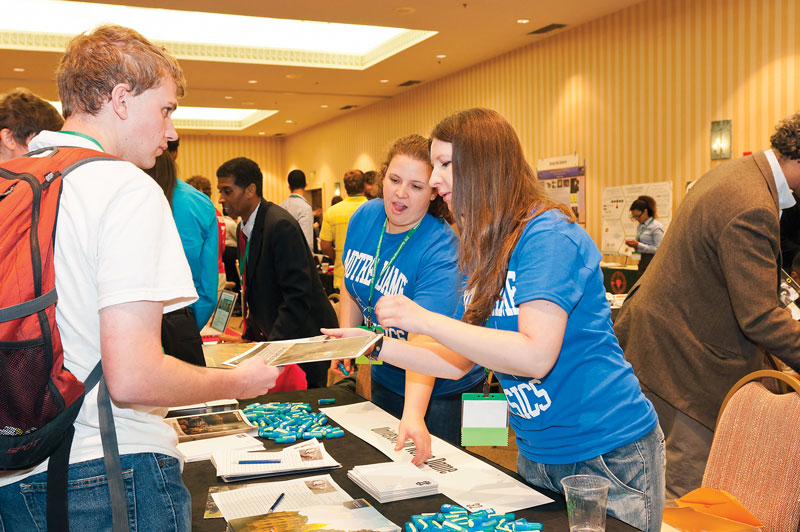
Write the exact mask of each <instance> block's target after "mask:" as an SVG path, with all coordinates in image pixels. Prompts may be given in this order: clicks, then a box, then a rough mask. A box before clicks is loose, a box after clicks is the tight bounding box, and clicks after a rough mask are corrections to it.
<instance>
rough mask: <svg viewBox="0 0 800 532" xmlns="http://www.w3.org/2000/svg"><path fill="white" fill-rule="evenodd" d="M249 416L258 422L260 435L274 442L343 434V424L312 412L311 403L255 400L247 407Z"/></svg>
mask: <svg viewBox="0 0 800 532" xmlns="http://www.w3.org/2000/svg"><path fill="white" fill-rule="evenodd" d="M244 415H245V416H246V417H247V419H248V420H249V421H250V422H251V423H253V424H254V425H256V426H258V435H259V436H260V437H262V438H268V439H270V440H272V441H274V442H275V443H294V442H296V441H297V440H310V439H311V438H316V439H318V440H321V439H327V440H332V439H334V438H341V437H342V436H344V430H342V428H341V427H333V426H331V425H328V416H326V415H325V414H323V413H322V412H317V413H316V414H315V413H313V412H311V405H309V404H308V403H267V404H263V405H262V404H261V403H253V404H251V405H248V406H246V407H245V408H244Z"/></svg>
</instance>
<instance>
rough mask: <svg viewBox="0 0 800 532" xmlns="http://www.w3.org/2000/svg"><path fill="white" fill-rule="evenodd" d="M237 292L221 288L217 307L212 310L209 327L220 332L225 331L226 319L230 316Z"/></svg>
mask: <svg viewBox="0 0 800 532" xmlns="http://www.w3.org/2000/svg"><path fill="white" fill-rule="evenodd" d="M238 295H239V294H237V293H236V292H231V291H229V290H223V291H222V292H221V293H220V295H219V299H218V300H217V308H216V310H214V316H213V317H212V318H211V328H212V329H214V330H216V331H219V332H221V333H224V332H225V329H226V328H227V327H228V320H230V318H231V312H232V311H233V305H234V304H235V303H236V298H237V297H238Z"/></svg>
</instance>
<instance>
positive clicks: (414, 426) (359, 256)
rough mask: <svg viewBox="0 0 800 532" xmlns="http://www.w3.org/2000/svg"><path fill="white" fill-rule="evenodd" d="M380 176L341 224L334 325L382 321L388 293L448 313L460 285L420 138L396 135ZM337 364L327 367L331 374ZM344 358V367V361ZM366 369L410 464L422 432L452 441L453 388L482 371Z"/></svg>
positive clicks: (424, 452)
mask: <svg viewBox="0 0 800 532" xmlns="http://www.w3.org/2000/svg"><path fill="white" fill-rule="evenodd" d="M382 174H383V176H382V181H381V186H380V188H379V192H378V198H376V199H374V200H371V201H369V202H367V203H365V204H364V205H362V206H361V207H359V209H358V210H357V211H356V212H355V213H354V214H353V217H352V218H351V219H350V223H349V225H348V229H347V238H346V239H345V243H344V253H343V255H342V257H343V261H344V267H345V273H344V282H343V283H342V286H341V298H340V301H339V305H340V314H339V323H340V324H341V325H342V326H344V327H356V326H359V325H361V324H362V323H367V324H369V325H371V324H375V325H383V324H382V323H381V321H380V320H379V319H377V318H376V316H375V311H374V305H375V303H376V302H377V301H378V299H379V298H380V297H381V296H384V295H391V294H403V295H405V296H406V297H408V298H410V299H411V300H412V301H415V302H416V303H417V304H419V305H420V306H422V307H423V308H426V309H428V310H430V311H432V312H437V313H440V314H444V315H446V316H452V315H453V312H454V311H455V309H456V302H457V299H458V289H459V286H460V284H461V275H460V274H459V271H458V266H457V264H456V256H457V250H458V248H457V246H458V240H457V238H456V235H455V232H454V231H453V229H452V228H450V226H449V225H447V223H446V222H445V221H444V219H443V218H444V216H445V215H446V214H447V205H445V203H444V201H442V199H441V198H440V197H438V195H437V194H436V191H435V190H433V189H432V188H431V187H430V185H429V184H428V180H429V179H430V175H431V164H430V161H429V159H428V140H427V139H426V138H424V137H422V136H420V135H410V136H408V137H403V138H401V139H398V140H397V141H396V142H395V143H394V145H393V146H392V148H391V149H390V150H389V154H388V156H387V158H386V162H385V163H384V165H383V170H382ZM379 228H381V229H379ZM385 334H386V335H387V336H390V337H392V338H398V339H401V340H405V339H408V336H409V334H408V332H406V331H404V330H403V329H402V327H400V328H398V327H386V331H385ZM412 336H413V335H412ZM338 362H339V361H334V363H333V364H332V365H331V367H332V368H333V369H334V371H338V369H336V366H337V364H338ZM344 363H345V365H346V366H349V364H350V361H349V360H348V361H344ZM362 368H363V370H370V367H369V366H362ZM371 373H372V402H373V403H375V404H376V405H378V406H379V407H381V408H382V409H384V410H386V411H387V412H389V413H390V414H393V415H395V416H397V417H401V421H400V427H399V429H398V433H399V434H398V436H399V437H398V439H397V448H398V450H399V449H401V448H402V447H403V444H404V443H405V441H406V440H407V439H411V440H413V441H414V444H415V446H416V449H417V452H416V455H415V457H414V460H413V462H414V463H415V464H421V463H422V462H423V461H424V460H426V459H427V458H428V456H430V434H434V435H436V436H439V437H440V438H442V439H444V440H447V441H448V442H450V443H452V444H454V445H459V442H460V434H461V427H460V421H461V393H462V392H466V391H476V392H477V391H480V389H481V383H482V382H483V378H484V374H483V369H481V368H479V367H475V368H473V370H472V371H470V372H469V373H468V374H466V375H465V376H463V377H462V378H461V379H459V380H457V381H453V380H447V379H444V380H443V379H435V380H434V378H433V377H428V376H425V375H419V374H416V373H413V372H405V371H404V370H402V369H400V368H397V367H395V366H392V365H390V364H382V365H374V366H372V367H371ZM428 431H430V433H429V432H428Z"/></svg>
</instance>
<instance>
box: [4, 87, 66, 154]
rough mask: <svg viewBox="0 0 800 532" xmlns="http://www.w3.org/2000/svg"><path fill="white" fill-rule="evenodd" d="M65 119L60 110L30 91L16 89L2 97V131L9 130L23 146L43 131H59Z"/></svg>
mask: <svg viewBox="0 0 800 532" xmlns="http://www.w3.org/2000/svg"><path fill="white" fill-rule="evenodd" d="M63 125H64V119H63V118H61V115H60V114H58V110H57V109H56V108H55V107H53V106H52V105H50V103H49V102H48V101H46V100H43V99H42V98H40V97H39V96H37V95H36V94H34V93H32V92H31V91H29V90H28V89H23V88H19V89H14V90H13V91H12V92H9V93H8V94H4V95H2V96H0V129H6V128H8V130H9V131H11V136H12V137H14V140H15V141H17V142H18V143H19V144H21V145H23V146H27V145H28V140H29V139H30V138H31V136H33V135H38V134H39V133H40V132H41V131H43V130H47V131H58V130H59V129H61V126H63Z"/></svg>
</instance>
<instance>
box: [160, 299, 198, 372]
mask: <svg viewBox="0 0 800 532" xmlns="http://www.w3.org/2000/svg"><path fill="white" fill-rule="evenodd" d="M161 345H162V347H163V348H164V352H165V353H166V354H168V355H171V356H174V357H175V358H177V359H180V360H183V361H184V362H188V363H189V364H194V365H195V366H205V365H206V359H205V357H204V356H203V339H202V338H201V337H200V331H199V330H198V329H197V320H196V319H195V317H194V311H193V310H192V307H183V308H179V309H178V310H173V311H172V312H168V313H166V314H164V315H163V316H162V317H161Z"/></svg>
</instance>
